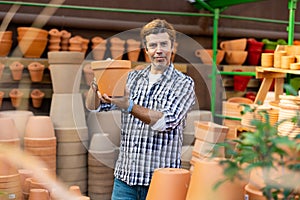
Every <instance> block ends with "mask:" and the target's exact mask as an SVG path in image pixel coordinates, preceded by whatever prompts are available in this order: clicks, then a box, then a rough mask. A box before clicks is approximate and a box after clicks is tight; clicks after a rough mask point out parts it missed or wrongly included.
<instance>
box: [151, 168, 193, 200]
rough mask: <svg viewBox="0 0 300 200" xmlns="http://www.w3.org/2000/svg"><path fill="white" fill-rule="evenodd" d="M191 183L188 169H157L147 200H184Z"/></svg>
mask: <svg viewBox="0 0 300 200" xmlns="http://www.w3.org/2000/svg"><path fill="white" fill-rule="evenodd" d="M189 182H190V172H189V171H188V170H186V169H179V168H160V169H156V170H155V171H154V173H153V177H152V180H151V183H150V186H149V190H148V194H147V198H146V199H147V200H158V199H164V200H184V199H185V198H186V194H187V191H188V187H189ZM198 200H199V199H198Z"/></svg>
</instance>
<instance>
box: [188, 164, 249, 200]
mask: <svg viewBox="0 0 300 200" xmlns="http://www.w3.org/2000/svg"><path fill="white" fill-rule="evenodd" d="M219 161H220V159H217V158H215V159H203V160H197V161H196V162H195V164H194V169H193V173H192V176H191V182H190V186H189V189H188V192H187V198H186V199H188V200H199V199H205V200H216V199H222V200H241V199H244V187H245V185H246V184H247V178H245V180H238V179H236V180H234V181H233V182H231V181H227V182H224V183H223V184H221V185H220V186H219V187H218V188H217V189H216V190H214V188H213V187H214V186H215V184H216V183H217V182H218V181H221V180H223V179H224V178H225V176H224V175H223V170H224V167H223V166H221V165H220V164H219Z"/></svg>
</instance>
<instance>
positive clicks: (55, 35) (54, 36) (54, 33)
mask: <svg viewBox="0 0 300 200" xmlns="http://www.w3.org/2000/svg"><path fill="white" fill-rule="evenodd" d="M48 33H49V37H50V38H49V39H50V40H59V41H60V38H61V35H62V33H61V32H60V31H59V30H58V29H56V28H53V29H50V30H49V32H48Z"/></svg>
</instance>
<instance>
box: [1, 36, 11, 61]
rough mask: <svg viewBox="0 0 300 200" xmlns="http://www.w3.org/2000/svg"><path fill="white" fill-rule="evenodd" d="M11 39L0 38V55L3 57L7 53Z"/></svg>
mask: <svg viewBox="0 0 300 200" xmlns="http://www.w3.org/2000/svg"><path fill="white" fill-rule="evenodd" d="M12 43H13V41H12V40H5V39H0V45H1V48H0V56H1V57H5V56H7V55H8V54H9V52H10V49H11V46H12Z"/></svg>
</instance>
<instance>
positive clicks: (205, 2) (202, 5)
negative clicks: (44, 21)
mask: <svg viewBox="0 0 300 200" xmlns="http://www.w3.org/2000/svg"><path fill="white" fill-rule="evenodd" d="M258 1H263V0H226V1H224V0H194V1H193V2H192V3H193V5H194V6H195V7H196V8H197V9H199V10H200V9H205V10H208V11H210V12H211V14H208V13H191V12H172V11H155V10H137V9H121V8H104V7H88V6H76V5H62V4H51V3H34V2H22V1H0V5H1V4H3V5H12V6H13V5H18V6H33V7H51V8H63V9H75V10H85V11H89V10H90V11H104V12H122V13H134V14H151V15H174V16H190V17H212V18H213V40H212V49H213V58H212V59H213V64H212V74H211V75H210V77H211V79H212V84H211V85H212V86H211V87H212V88H211V91H212V93H211V94H212V96H211V112H212V115H213V116H214V117H221V118H224V116H222V115H220V114H216V112H215V107H216V92H215V91H216V76H217V75H218V74H220V75H242V76H243V75H244V76H255V75H256V74H255V72H218V70H217V66H216V58H217V44H218V23H219V18H227V19H235V20H250V21H257V22H266V23H279V24H287V25H288V26H287V31H288V44H289V45H291V44H293V40H294V26H295V24H300V23H297V22H295V11H296V7H297V2H298V1H299V0H288V9H289V20H288V21H285V20H274V19H264V18H253V17H243V16H232V15H222V14H221V12H222V11H223V10H225V9H226V8H227V7H229V6H232V5H236V4H242V3H249V2H258Z"/></svg>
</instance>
